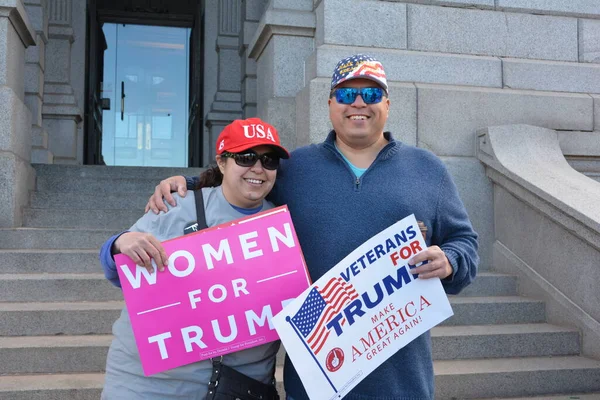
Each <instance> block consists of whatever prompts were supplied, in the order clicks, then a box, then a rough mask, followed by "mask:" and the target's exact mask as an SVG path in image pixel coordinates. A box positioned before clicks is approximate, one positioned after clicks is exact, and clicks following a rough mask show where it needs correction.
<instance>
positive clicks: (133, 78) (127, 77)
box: [102, 23, 190, 167]
mask: <svg viewBox="0 0 600 400" xmlns="http://www.w3.org/2000/svg"><path fill="white" fill-rule="evenodd" d="M103 31H104V35H105V36H106V42H107V47H108V48H107V50H106V52H105V54H104V84H103V97H105V98H106V97H109V98H110V99H111V107H110V110H105V111H104V112H103V115H102V118H103V134H102V137H103V139H102V155H103V157H104V161H105V163H106V165H131V166H156V167H187V165H188V143H187V138H188V132H187V131H188V112H189V111H188V103H189V93H188V91H189V56H190V51H189V50H190V49H189V47H190V46H189V40H190V29H189V28H172V27H163V26H146V25H126V24H106V23H105V24H104V26H103Z"/></svg>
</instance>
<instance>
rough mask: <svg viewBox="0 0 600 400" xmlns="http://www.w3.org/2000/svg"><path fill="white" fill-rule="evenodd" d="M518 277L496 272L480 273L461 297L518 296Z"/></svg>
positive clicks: (461, 293)
mask: <svg viewBox="0 0 600 400" xmlns="http://www.w3.org/2000/svg"><path fill="white" fill-rule="evenodd" d="M517 294H518V293H517V277H516V276H514V275H506V274H498V273H494V272H479V273H478V274H477V278H476V279H475V280H474V281H473V283H472V284H470V285H469V286H467V287H466V288H465V290H463V291H462V292H460V295H459V296H462V297H465V296H468V297H479V296H516V295H517Z"/></svg>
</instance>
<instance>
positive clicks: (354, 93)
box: [330, 87, 384, 104]
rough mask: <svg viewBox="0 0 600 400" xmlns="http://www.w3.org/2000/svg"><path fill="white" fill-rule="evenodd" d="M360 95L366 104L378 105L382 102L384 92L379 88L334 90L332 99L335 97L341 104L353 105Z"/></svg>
mask: <svg viewBox="0 0 600 400" xmlns="http://www.w3.org/2000/svg"><path fill="white" fill-rule="evenodd" d="M359 94H360V97H362V99H363V101H364V102H365V104H376V103H379V102H380V101H381V99H382V98H383V95H384V90H383V89H382V88H379V87H365V88H353V87H343V88H338V89H334V90H333V91H332V92H331V95H330V97H334V96H335V100H336V101H337V102H338V103H340V104H352V103H354V101H356V97H358V95H359Z"/></svg>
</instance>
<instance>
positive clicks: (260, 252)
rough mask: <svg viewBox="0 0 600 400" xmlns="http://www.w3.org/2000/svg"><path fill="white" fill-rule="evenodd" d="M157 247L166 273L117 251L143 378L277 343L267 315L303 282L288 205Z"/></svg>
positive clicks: (303, 270) (304, 276) (300, 288)
mask: <svg viewBox="0 0 600 400" xmlns="http://www.w3.org/2000/svg"><path fill="white" fill-rule="evenodd" d="M163 246H164V248H165V251H166V256H167V259H168V264H167V266H166V267H165V270H164V272H159V273H150V272H148V270H147V269H146V268H145V267H141V266H137V265H135V263H134V262H133V261H132V260H131V259H130V258H129V257H127V256H124V255H116V256H115V261H116V262H117V269H118V272H119V276H120V280H121V283H122V287H123V294H124V296H125V301H126V304H127V309H128V311H129V315H130V318H131V323H132V326H133V331H134V335H135V339H136V343H137V347H138V350H139V353H140V358H141V361H142V365H143V368H144V373H145V374H146V375H151V374H155V373H157V372H161V371H164V370H167V369H171V368H175V367H177V366H180V365H185V364H189V363H192V362H196V361H200V360H204V359H207V358H211V357H215V356H220V355H223V354H227V353H231V352H235V351H239V350H243V349H245V348H250V347H254V346H256V345H259V344H264V343H267V342H270V341H273V340H277V339H278V335H277V333H276V332H275V330H274V327H273V324H272V321H271V318H272V317H273V315H275V314H276V313H277V312H279V311H280V310H281V309H282V308H283V307H284V305H285V304H286V302H287V301H289V300H291V299H293V298H295V297H296V296H297V295H298V294H300V293H301V292H302V291H303V290H305V289H306V287H307V286H308V285H309V280H308V276H307V272H306V267H305V264H304V259H303V257H302V252H301V250H300V247H299V245H298V239H297V237H296V233H295V232H294V229H293V225H292V223H291V219H290V215H289V213H288V212H287V208H286V207H279V208H276V209H272V210H269V211H266V212H263V213H261V214H256V215H254V216H252V217H250V218H246V219H243V220H238V221H235V222H234V223H228V224H226V226H221V227H219V228H218V229H217V228H211V229H207V230H204V231H201V232H198V233H196V234H190V235H186V236H183V237H180V238H177V239H174V240H170V241H166V242H163Z"/></svg>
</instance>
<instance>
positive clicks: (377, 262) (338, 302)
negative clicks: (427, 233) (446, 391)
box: [274, 215, 452, 400]
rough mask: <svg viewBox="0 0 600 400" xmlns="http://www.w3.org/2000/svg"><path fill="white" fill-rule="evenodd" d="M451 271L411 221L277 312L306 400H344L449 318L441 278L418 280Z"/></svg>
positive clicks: (371, 243)
mask: <svg viewBox="0 0 600 400" xmlns="http://www.w3.org/2000/svg"><path fill="white" fill-rule="evenodd" d="M440 253H441V256H440ZM426 260H429V262H428V263H425V264H422V265H420V266H415V264H418V263H419V262H423V261H426ZM413 263H414V264H413ZM429 264H432V265H431V266H430V265H429ZM451 273H452V269H451V267H450V265H449V263H448V260H447V259H446V256H445V255H444V253H443V252H441V250H439V248H437V246H436V247H432V248H431V249H427V246H426V245H425V242H424V240H423V237H422V236H421V234H420V233H419V228H418V227H417V222H416V220H415V218H414V216H412V215H411V216H410V217H407V218H405V219H403V220H402V221H399V222H397V223H395V224H394V225H392V226H390V227H389V228H387V229H385V230H384V231H382V232H380V233H379V234H377V235H376V236H374V237H373V238H371V239H369V240H368V241H367V242H365V243H364V244H363V245H361V246H360V247H358V248H357V249H356V250H355V251H353V252H352V253H350V254H349V255H348V256H347V257H346V258H344V259H343V260H342V261H341V262H340V263H338V264H337V265H336V266H335V267H333V268H332V269H331V270H330V271H329V272H328V273H326V274H325V275H324V276H323V277H321V279H319V280H318V281H317V282H315V283H314V284H313V285H312V286H311V287H310V288H308V289H306V290H305V291H304V293H302V294H301V295H300V296H298V298H297V299H296V300H294V301H293V302H291V303H290V304H289V305H288V306H287V307H286V308H285V309H284V310H283V311H282V312H280V313H279V314H277V316H276V317H275V318H274V323H275V328H276V329H277V332H278V333H279V335H280V337H281V340H282V342H283V344H284V346H285V347H286V351H287V352H288V354H289V356H290V358H291V360H292V362H293V363H294V366H295V368H296V370H297V371H298V373H299V374H300V377H301V379H302V382H303V383H304V387H305V389H306V391H307V393H308V395H309V396H310V398H311V399H327V400H328V399H335V398H341V397H343V396H344V395H345V394H347V393H348V392H349V391H350V390H351V389H352V388H353V387H354V386H356V385H357V384H358V383H359V382H360V381H361V380H362V379H364V378H365V377H366V376H367V375H368V374H369V373H371V372H372V371H373V370H375V369H376V368H377V367H378V366H379V365H380V364H382V363H383V362H384V361H386V360H387V359H388V358H389V357H390V356H392V355H393V354H394V353H395V352H397V351H398V350H399V349H401V348H402V347H404V346H405V345H406V344H408V343H409V342H411V341H412V340H413V339H415V338H416V337H418V336H419V335H421V334H422V333H423V332H426V331H427V330H429V329H431V328H432V327H434V326H435V325H437V324H439V323H440V322H442V321H443V320H445V319H446V318H448V317H450V316H452V309H451V307H450V303H449V302H448V298H447V297H446V294H445V292H444V290H443V288H442V285H441V283H440V280H439V279H418V275H417V274H423V275H424V276H423V278H424V277H425V275H426V276H427V277H435V276H437V277H441V278H444V277H447V276H449V275H450V274H451ZM358 274H360V275H361V276H360V278H356V276H357V275H358Z"/></svg>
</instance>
